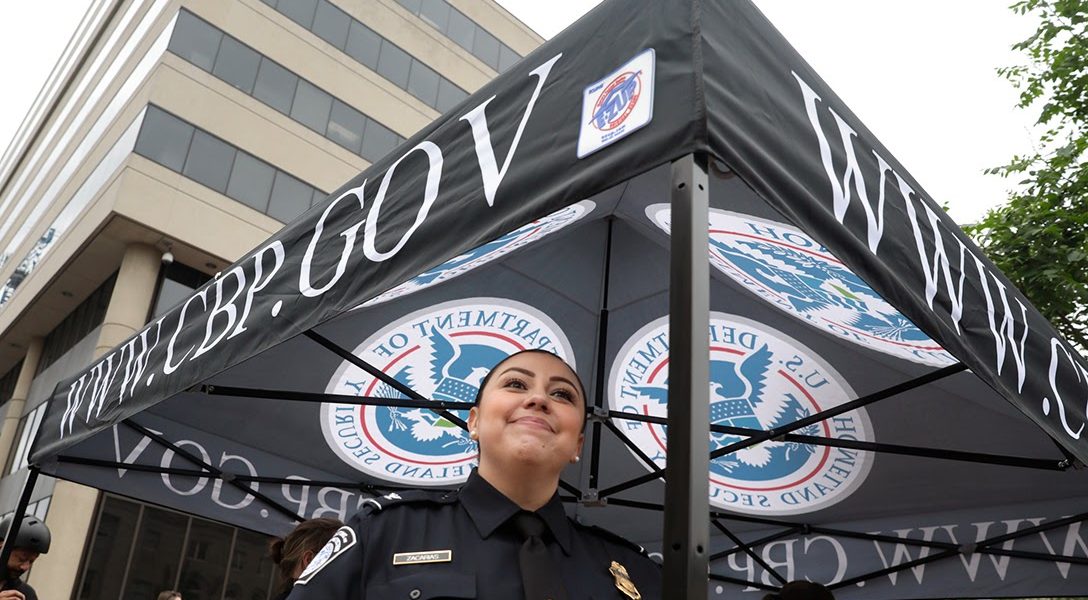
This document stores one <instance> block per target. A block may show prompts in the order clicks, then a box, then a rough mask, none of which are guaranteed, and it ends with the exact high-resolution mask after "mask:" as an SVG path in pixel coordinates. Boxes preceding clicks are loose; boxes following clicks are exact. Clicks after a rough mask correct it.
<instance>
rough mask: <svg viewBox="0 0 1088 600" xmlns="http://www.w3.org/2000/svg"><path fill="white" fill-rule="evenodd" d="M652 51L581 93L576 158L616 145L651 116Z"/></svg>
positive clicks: (649, 119) (652, 85)
mask: <svg viewBox="0 0 1088 600" xmlns="http://www.w3.org/2000/svg"><path fill="white" fill-rule="evenodd" d="M654 64H655V56H654V49H653V48H650V49H648V50H645V51H643V52H642V53H641V54H639V55H638V56H636V57H634V58H632V59H631V60H629V61H627V64H625V65H623V66H622V67H620V68H619V69H616V70H615V71H613V72H611V73H609V74H608V75H605V76H604V78H603V79H601V80H600V81H597V82H596V83H593V84H590V85H589V86H587V87H586V89H585V91H583V92H582V122H581V124H580V129H579V133H578V158H585V157H586V156H589V155H590V154H593V153H594V152H596V151H597V150H600V149H601V148H604V147H605V146H607V145H609V144H611V143H613V142H616V141H617V140H619V139H621V138H623V137H625V136H627V135H629V134H631V133H632V132H634V131H635V130H637V129H639V128H641V127H644V126H645V125H647V124H648V123H649V122H650V121H651V120H652V119H653V117H654Z"/></svg>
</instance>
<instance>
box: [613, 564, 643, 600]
mask: <svg viewBox="0 0 1088 600" xmlns="http://www.w3.org/2000/svg"><path fill="white" fill-rule="evenodd" d="M608 572H609V573H611V574H612V576H613V577H615V578H616V589H617V590H619V591H621V592H623V595H624V596H627V597H628V598H630V599H631V600H642V594H640V593H638V590H637V589H636V588H635V584H634V583H633V582H632V581H631V576H630V575H628V574H627V569H626V568H624V566H623V565H621V564H620V563H618V562H616V561H612V566H611V567H608Z"/></svg>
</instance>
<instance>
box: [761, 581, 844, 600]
mask: <svg viewBox="0 0 1088 600" xmlns="http://www.w3.org/2000/svg"><path fill="white" fill-rule="evenodd" d="M763 600H835V596H834V595H833V594H832V593H831V590H829V589H827V588H826V587H824V586H822V585H820V584H818V583H813V582H811V581H791V582H789V583H787V584H786V585H784V586H782V589H780V590H778V593H777V594H767V595H766V596H764V597H763Z"/></svg>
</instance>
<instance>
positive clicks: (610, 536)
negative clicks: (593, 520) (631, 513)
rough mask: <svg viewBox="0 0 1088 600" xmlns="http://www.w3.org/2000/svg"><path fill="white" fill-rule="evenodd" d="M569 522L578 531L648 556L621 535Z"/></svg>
mask: <svg viewBox="0 0 1088 600" xmlns="http://www.w3.org/2000/svg"><path fill="white" fill-rule="evenodd" d="M571 522H572V523H574V524H575V525H577V526H578V527H579V528H580V529H584V530H586V531H588V532H590V533H592V534H593V535H596V536H598V537H602V538H604V539H606V540H608V541H610V542H612V543H614V544H616V545H618V546H623V547H625V548H628V549H630V550H634V551H635V552H637V553H639V554H641V555H643V556H646V557H648V556H649V553H648V552H646V549H645V548H643V547H642V546H639V545H638V544H636V543H634V542H632V541H631V540H629V539H627V538H625V537H623V536H622V535H619V534H616V533H612V532H611V531H609V530H607V529H604V528H602V527H597V526H596V525H586V524H584V523H579V522H578V521H576V520H573V519H572V520H571Z"/></svg>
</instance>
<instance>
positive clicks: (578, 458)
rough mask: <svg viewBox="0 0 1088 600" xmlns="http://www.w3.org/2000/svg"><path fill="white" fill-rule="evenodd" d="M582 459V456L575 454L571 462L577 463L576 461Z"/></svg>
mask: <svg viewBox="0 0 1088 600" xmlns="http://www.w3.org/2000/svg"><path fill="white" fill-rule="evenodd" d="M580 460H582V457H580V456H575V457H574V458H572V459H570V462H571V464H574V463H576V462H578V461H580Z"/></svg>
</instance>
